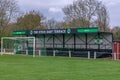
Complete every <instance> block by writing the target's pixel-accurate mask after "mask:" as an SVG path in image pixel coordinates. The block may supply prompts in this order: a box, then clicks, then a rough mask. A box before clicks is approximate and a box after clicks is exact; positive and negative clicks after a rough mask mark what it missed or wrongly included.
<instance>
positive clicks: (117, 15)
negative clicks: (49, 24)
mask: <svg viewBox="0 0 120 80" xmlns="http://www.w3.org/2000/svg"><path fill="white" fill-rule="evenodd" d="M17 1H18V5H19V7H20V9H21V11H24V12H28V11H30V10H37V11H40V12H41V13H42V14H43V15H44V16H45V17H46V18H47V19H52V18H54V19H56V20H58V21H61V20H63V17H64V13H63V12H62V8H63V7H65V6H66V5H68V4H72V3H73V1H74V0H17ZM100 1H102V2H103V3H104V4H105V5H106V7H107V10H108V13H109V17H110V26H111V27H113V26H120V5H119V4H120V0H100Z"/></svg>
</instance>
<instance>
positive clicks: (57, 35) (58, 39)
mask: <svg viewBox="0 0 120 80" xmlns="http://www.w3.org/2000/svg"><path fill="white" fill-rule="evenodd" d="M12 34H13V35H14V36H17V37H18V36H21V35H23V36H26V37H31V36H32V37H33V36H34V37H35V50H36V51H37V50H44V51H45V52H44V55H52V53H53V51H54V50H56V51H58V54H57V55H66V54H64V51H72V56H80V54H79V53H83V54H86V52H87V51H90V52H91V53H94V52H97V57H102V56H103V55H104V56H105V55H107V54H109V55H110V54H111V53H112V43H113V34H112V33H110V32H101V31H99V30H98V28H97V27H93V28H69V29H46V30H23V31H13V33H12ZM50 51H52V52H50ZM60 51H63V52H60ZM36 53H37V52H36ZM84 56H85V55H84ZM91 56H92V55H91ZM107 56H108V55H107Z"/></svg>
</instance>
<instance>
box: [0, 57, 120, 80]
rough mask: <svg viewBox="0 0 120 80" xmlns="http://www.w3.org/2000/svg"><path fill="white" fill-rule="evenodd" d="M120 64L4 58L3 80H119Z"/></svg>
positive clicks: (1, 63) (0, 59) (0, 78)
mask: <svg viewBox="0 0 120 80" xmlns="http://www.w3.org/2000/svg"><path fill="white" fill-rule="evenodd" d="M119 66H120V64H119V61H112V60H92V59H91V60H86V59H79V58H62V57H35V58H33V57H32V56H16V55H14V56H10V55H9V56H6V55H3V56H0V80H119V78H120V72H119V71H120V68H119Z"/></svg>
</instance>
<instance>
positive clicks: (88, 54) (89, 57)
mask: <svg viewBox="0 0 120 80" xmlns="http://www.w3.org/2000/svg"><path fill="white" fill-rule="evenodd" d="M88 59H90V51H88Z"/></svg>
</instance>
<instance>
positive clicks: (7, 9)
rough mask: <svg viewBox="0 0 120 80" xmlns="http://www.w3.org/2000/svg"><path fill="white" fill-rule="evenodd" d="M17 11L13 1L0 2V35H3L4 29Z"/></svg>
mask: <svg viewBox="0 0 120 80" xmlns="http://www.w3.org/2000/svg"><path fill="white" fill-rule="evenodd" d="M18 11H19V8H18V6H17V2H16V1H15V0H0V33H1V34H3V33H4V30H5V28H6V27H7V25H8V24H9V22H10V21H11V20H13V18H14V17H15V14H16V13H17V12H18Z"/></svg>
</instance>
